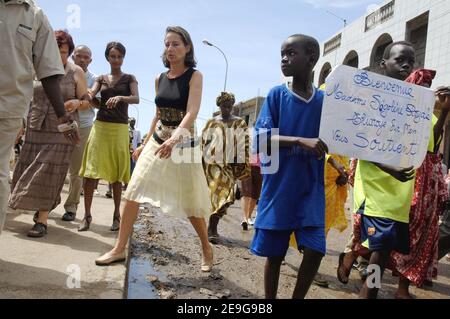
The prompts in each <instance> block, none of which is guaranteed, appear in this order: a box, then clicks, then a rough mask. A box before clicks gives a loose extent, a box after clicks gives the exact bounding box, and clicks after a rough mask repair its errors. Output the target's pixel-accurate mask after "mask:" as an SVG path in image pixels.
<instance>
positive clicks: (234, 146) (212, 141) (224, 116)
mask: <svg viewBox="0 0 450 319" xmlns="http://www.w3.org/2000/svg"><path fill="white" fill-rule="evenodd" d="M235 102H236V101H235V97H234V95H233V94H231V93H226V92H222V94H221V95H220V96H219V97H218V98H217V101H216V104H217V106H218V107H219V108H220V115H218V116H217V117H215V118H213V119H210V120H209V121H208V122H207V123H206V126H205V128H204V130H203V134H202V148H203V153H204V156H203V169H204V171H205V175H206V179H207V181H208V186H209V189H210V191H211V193H210V200H211V206H212V213H213V214H212V215H211V217H210V218H209V226H208V237H209V241H210V242H211V243H213V244H214V243H217V240H218V239H219V234H218V232H217V225H218V223H219V221H220V219H221V218H222V217H223V216H225V215H226V213H227V208H228V207H229V206H230V205H231V204H233V203H234V200H235V191H234V186H235V183H236V181H237V180H238V179H240V180H242V179H245V178H247V177H248V176H249V175H250V164H249V137H248V134H247V129H248V127H247V123H246V122H245V121H244V120H243V119H241V118H240V117H237V116H234V115H233V114H232V113H231V111H232V109H233V105H234V103H235Z"/></svg>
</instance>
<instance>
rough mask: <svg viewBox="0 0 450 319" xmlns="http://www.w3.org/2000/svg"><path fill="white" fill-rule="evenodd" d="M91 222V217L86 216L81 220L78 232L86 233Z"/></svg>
mask: <svg viewBox="0 0 450 319" xmlns="http://www.w3.org/2000/svg"><path fill="white" fill-rule="evenodd" d="M91 222H92V216H86V217H85V218H83V220H82V221H81V224H80V226H78V231H79V232H83V231H88V230H89V227H90V226H91Z"/></svg>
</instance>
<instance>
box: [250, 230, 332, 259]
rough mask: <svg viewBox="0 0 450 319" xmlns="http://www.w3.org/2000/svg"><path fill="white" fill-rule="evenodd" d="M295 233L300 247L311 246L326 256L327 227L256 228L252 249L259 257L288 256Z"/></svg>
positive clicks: (310, 247)
mask: <svg viewBox="0 0 450 319" xmlns="http://www.w3.org/2000/svg"><path fill="white" fill-rule="evenodd" d="M292 233H294V234H295V239H296V240H297V245H298V249H299V250H300V249H303V248H309V249H311V250H314V251H317V252H320V253H321V254H322V255H324V256H325V253H326V241H325V229H324V228H321V227H304V228H302V229H297V230H269V229H260V228H256V229H255V236H254V237H253V241H252V245H251V247H250V251H251V252H252V254H254V255H256V256H259V257H282V256H286V253H287V250H288V248H289V241H290V237H291V234H292Z"/></svg>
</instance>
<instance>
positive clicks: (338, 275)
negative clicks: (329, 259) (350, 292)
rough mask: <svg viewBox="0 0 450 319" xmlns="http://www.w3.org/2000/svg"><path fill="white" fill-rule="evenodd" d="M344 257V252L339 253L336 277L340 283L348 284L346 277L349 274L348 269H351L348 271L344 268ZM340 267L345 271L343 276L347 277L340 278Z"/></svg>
mask: <svg viewBox="0 0 450 319" xmlns="http://www.w3.org/2000/svg"><path fill="white" fill-rule="evenodd" d="M344 258H345V253H341V254H340V255H339V266H338V268H337V279H338V280H339V281H340V282H341V283H343V284H344V285H346V284H348V277H349V276H350V271H351V269H350V271H348V270H345V268H344V267H343V266H344ZM342 268H344V271H345V272H346V273H347V274H346V275H345V276H346V277H347V278H342V276H341V269H342Z"/></svg>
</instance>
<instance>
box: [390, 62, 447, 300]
mask: <svg viewBox="0 0 450 319" xmlns="http://www.w3.org/2000/svg"><path fill="white" fill-rule="evenodd" d="M435 75H436V71H433V70H426V69H421V70H417V71H415V72H413V73H412V74H411V75H410V76H409V77H408V78H407V79H406V81H407V82H410V83H414V84H417V85H421V86H425V87H428V88H429V87H431V84H432V81H433V79H434V77H435ZM448 93H449V92H448V91H447V89H443V90H440V89H438V91H437V103H436V106H438V107H439V108H440V115H439V119H438V118H437V117H436V116H435V115H433V120H432V122H433V133H434V134H432V135H431V137H430V143H429V144H428V152H427V155H426V157H425V161H424V162H423V164H422V166H421V167H420V168H419V169H417V171H416V182H415V185H414V197H413V199H412V203H411V210H410V213H409V236H410V253H409V255H402V254H400V253H397V252H392V253H391V263H392V268H393V270H394V273H395V274H398V275H399V276H400V278H399V285H398V290H397V293H396V294H395V297H396V298H398V299H411V295H410V294H409V285H410V283H411V282H412V283H413V284H415V285H416V286H418V287H420V286H422V285H423V284H424V283H425V282H431V280H432V278H435V277H436V276H437V264H438V241H439V215H441V214H442V213H443V209H444V202H445V200H446V199H447V196H448V193H447V187H446V184H445V180H444V175H443V173H442V164H441V163H442V158H441V155H440V154H439V145H440V143H441V141H442V133H443V127H444V124H445V121H446V118H447V115H448V112H449V110H450V97H449V96H448V95H447V94H448ZM446 95H447V96H446Z"/></svg>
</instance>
